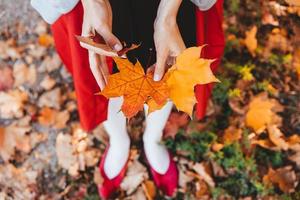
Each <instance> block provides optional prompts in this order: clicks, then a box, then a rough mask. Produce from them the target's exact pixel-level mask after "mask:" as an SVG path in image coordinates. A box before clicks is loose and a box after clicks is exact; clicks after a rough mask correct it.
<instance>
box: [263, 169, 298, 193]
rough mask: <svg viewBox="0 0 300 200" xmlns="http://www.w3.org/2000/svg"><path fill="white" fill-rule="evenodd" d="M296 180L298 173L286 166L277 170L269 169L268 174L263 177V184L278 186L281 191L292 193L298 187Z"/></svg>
mask: <svg viewBox="0 0 300 200" xmlns="http://www.w3.org/2000/svg"><path fill="white" fill-rule="evenodd" d="M296 178H297V177H296V173H295V171H293V167H292V166H286V167H282V168H278V169H276V170H274V169H272V168H269V171H268V174H266V175H265V176H264V177H263V182H264V183H265V184H275V185H278V187H279V188H280V190H281V191H283V192H285V193H292V192H294V191H295V187H296V186H297V185H298V181H297V180H296Z"/></svg>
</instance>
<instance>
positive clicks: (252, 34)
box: [244, 26, 257, 56]
mask: <svg viewBox="0 0 300 200" xmlns="http://www.w3.org/2000/svg"><path fill="white" fill-rule="evenodd" d="M256 34H257V26H253V27H252V28H251V29H250V30H249V31H246V38H245V39H244V43H245V45H246V47H247V48H248V51H249V52H250V53H251V55H252V56H254V55H255V50H256V49H257V38H256Z"/></svg>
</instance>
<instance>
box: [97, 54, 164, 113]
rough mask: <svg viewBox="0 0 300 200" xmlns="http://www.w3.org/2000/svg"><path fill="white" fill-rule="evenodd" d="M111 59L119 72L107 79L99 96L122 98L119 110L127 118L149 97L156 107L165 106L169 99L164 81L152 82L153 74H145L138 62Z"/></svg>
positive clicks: (137, 110)
mask: <svg viewBox="0 0 300 200" xmlns="http://www.w3.org/2000/svg"><path fill="white" fill-rule="evenodd" d="M113 59H114V61H115V62H116V64H117V67H118V69H119V72H118V73H116V74H113V75H111V76H109V77H108V84H107V85H106V87H105V88H104V90H103V91H102V92H100V94H101V95H104V96H105V97H107V98H111V97H119V96H123V97H124V102H123V105H122V108H121V110H122V112H123V113H124V115H125V116H126V117H127V118H131V117H133V116H134V115H136V114H137V112H139V111H140V110H142V109H143V105H144V103H145V102H146V101H147V100H148V99H149V97H150V98H152V99H153V100H154V101H155V103H157V104H158V105H162V104H165V102H166V101H167V99H168V98H169V89H168V86H167V84H166V81H165V79H163V80H161V81H158V82H156V81H153V73H147V74H145V72H144V69H143V68H142V66H141V64H140V62H138V61H137V62H136V63H135V64H132V63H131V62H130V61H129V60H128V59H122V58H118V57H114V58H113Z"/></svg>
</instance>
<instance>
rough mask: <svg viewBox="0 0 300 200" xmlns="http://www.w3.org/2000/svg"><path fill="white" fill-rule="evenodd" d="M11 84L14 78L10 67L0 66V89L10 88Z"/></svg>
mask: <svg viewBox="0 0 300 200" xmlns="http://www.w3.org/2000/svg"><path fill="white" fill-rule="evenodd" d="M0 64H1V63H0ZM13 84H14V78H13V73H12V69H11V68H10V67H8V66H4V67H3V68H0V91H3V90H8V89H11V88H12V86H13Z"/></svg>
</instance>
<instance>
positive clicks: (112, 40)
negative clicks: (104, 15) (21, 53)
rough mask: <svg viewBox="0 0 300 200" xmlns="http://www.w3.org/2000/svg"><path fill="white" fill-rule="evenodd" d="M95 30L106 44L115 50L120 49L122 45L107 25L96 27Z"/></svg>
mask: <svg viewBox="0 0 300 200" xmlns="http://www.w3.org/2000/svg"><path fill="white" fill-rule="evenodd" d="M96 31H97V32H98V33H99V34H100V35H101V36H102V37H103V39H104V40H105V42H106V44H107V45H108V46H110V47H111V48H112V49H114V50H115V51H121V50H122V49H123V46H122V44H121V42H120V40H119V39H118V38H117V37H116V36H115V35H114V34H113V33H112V32H111V31H110V29H109V28H108V27H101V28H97V29H96Z"/></svg>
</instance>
